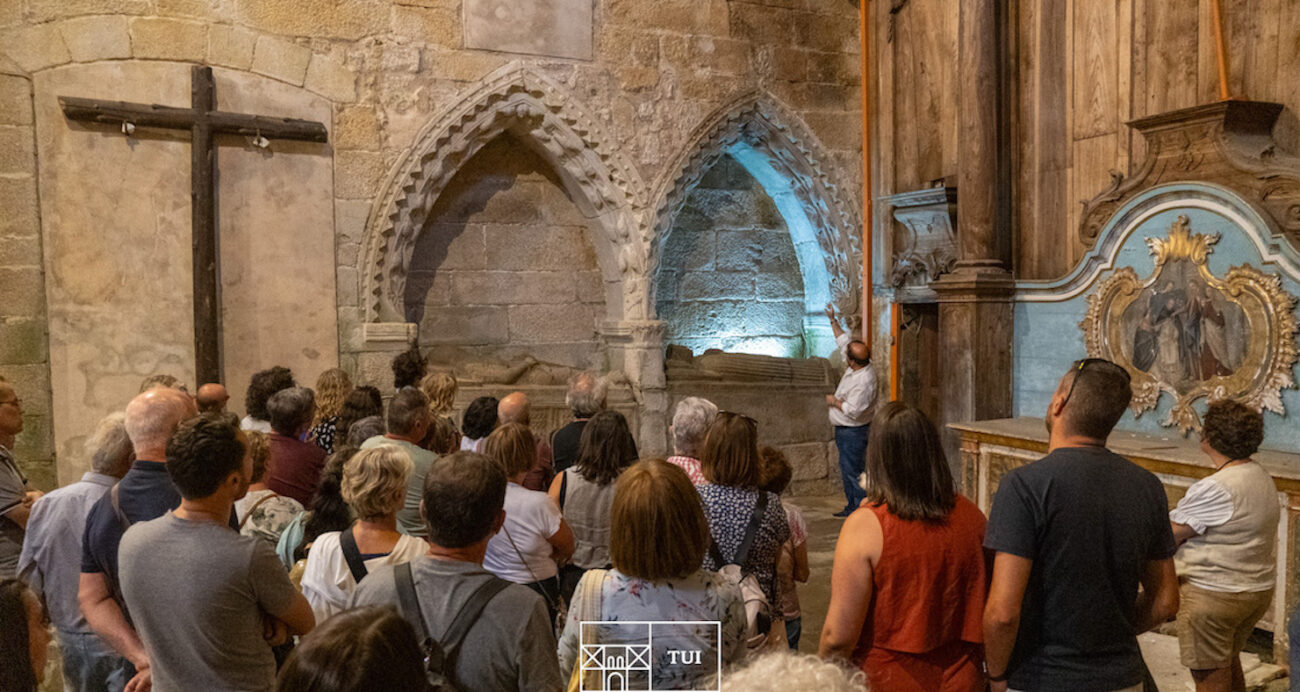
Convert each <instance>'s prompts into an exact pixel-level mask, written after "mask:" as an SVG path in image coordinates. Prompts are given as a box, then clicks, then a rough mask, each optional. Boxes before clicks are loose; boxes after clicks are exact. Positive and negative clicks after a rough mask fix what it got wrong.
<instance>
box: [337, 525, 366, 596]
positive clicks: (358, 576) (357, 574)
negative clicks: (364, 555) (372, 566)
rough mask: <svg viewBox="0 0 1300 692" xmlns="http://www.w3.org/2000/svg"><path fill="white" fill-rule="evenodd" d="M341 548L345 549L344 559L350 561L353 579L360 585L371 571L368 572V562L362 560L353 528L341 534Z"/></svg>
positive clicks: (349, 568) (349, 565)
mask: <svg viewBox="0 0 1300 692" xmlns="http://www.w3.org/2000/svg"><path fill="white" fill-rule="evenodd" d="M339 546H340V547H342V548H343V559H344V560H347V561H348V570H349V571H351V572H352V578H353V579H354V580H356V582H357V583H358V584H360V583H361V580H362V579H365V578H366V575H367V574H369V571H367V570H366V561H365V560H362V559H361V550H360V549H358V548H357V537H356V536H353V535H352V527H351V526H349V527H347V528H346V529H344V530H343V531H342V533H340V534H339Z"/></svg>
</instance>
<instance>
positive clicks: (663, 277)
mask: <svg viewBox="0 0 1300 692" xmlns="http://www.w3.org/2000/svg"><path fill="white" fill-rule="evenodd" d="M681 280H682V275H681V273H680V272H676V271H673V270H671V269H660V270H659V275H658V276H657V277H656V279H655V287H654V296H655V312H656V313H657V314H658V315H659V316H661V317H662V316H663V314H664V311H665V310H667V311H669V312H671V311H672V310H673V308H674V306H676V304H677V301H678V300H681V291H680V290H679V288H678V287H679V286H680V285H681Z"/></svg>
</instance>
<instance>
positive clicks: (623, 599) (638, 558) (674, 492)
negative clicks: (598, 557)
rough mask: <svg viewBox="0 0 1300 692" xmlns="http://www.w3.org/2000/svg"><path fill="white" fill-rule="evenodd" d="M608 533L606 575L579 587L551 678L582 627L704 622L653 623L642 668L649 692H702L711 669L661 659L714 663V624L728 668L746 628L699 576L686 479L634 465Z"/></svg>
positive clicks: (622, 630) (618, 629)
mask: <svg viewBox="0 0 1300 692" xmlns="http://www.w3.org/2000/svg"><path fill="white" fill-rule="evenodd" d="M778 509H780V507H779V505H778ZM610 525H611V527H612V532H611V534H610V544H609V554H610V558H611V560H612V561H613V563H614V569H611V570H608V571H607V570H599V569H598V570H592V571H590V572H588V573H587V574H586V575H584V576H583V578H582V581H580V582H579V583H578V588H577V591H575V592H574V596H573V606H572V607H571V608H570V609H569V619H568V621H567V622H566V623H565V626H564V634H563V635H561V636H560V642H559V650H560V670H561V671H563V672H564V673H565V674H569V673H570V671H572V670H573V666H574V663H575V662H576V661H577V659H578V630H579V628H580V627H581V626H582V622H591V621H605V622H616V621H642V622H644V621H655V622H661V623H663V622H705V623H710V624H706V625H680V626H676V627H673V626H665V625H656V630H655V634H654V636H655V651H656V652H657V653H658V654H659V657H660V658H659V660H657V661H655V662H653V664H652V666H651V670H652V671H653V675H654V681H653V682H654V684H653V685H652V686H650V689H664V690H666V689H707V688H708V687H710V686H711V685H712V681H711V680H710V678H711V677H712V676H713V675H714V674H715V673H716V672H717V670H716V666H713V667H711V666H709V665H683V664H680V663H673V662H672V661H671V660H669V659H668V653H667V652H668V651H669V650H678V651H700V652H703V653H702V661H704V662H710V661H716V660H717V658H718V648H717V646H718V644H719V642H717V640H716V639H715V636H716V635H715V632H716V630H715V629H714V626H713V625H712V623H714V622H721V623H722V633H721V636H722V641H721V642H720V643H721V647H722V665H723V667H726V666H728V665H730V664H732V663H737V662H739V661H740V660H741V659H742V658H743V657H744V652H745V644H744V632H745V627H746V621H745V607H744V604H743V602H742V601H741V596H740V591H739V589H737V588H736V586H734V585H733V584H731V583H730V582H728V581H727V580H726V579H724V578H723V577H721V576H719V575H718V574H717V573H716V572H708V571H705V570H703V569H700V564H701V563H702V562H703V560H704V553H705V551H706V550H707V549H708V545H709V525H708V523H707V522H706V521H705V518H704V511H703V507H701V505H700V497H699V494H698V493H696V492H695V486H694V485H693V484H692V483H691V480H690V479H689V478H687V477H686V472H685V471H682V470H681V469H680V468H678V467H676V466H673V465H672V464H669V463H668V462H666V461H663V460H660V459H652V460H648V461H641V462H638V463H637V464H635V465H634V466H632V467H631V468H629V469H627V470H626V471H624V472H623V473H622V475H620V476H619V479H618V486H617V490H616V491H615V492H614V503H613V506H612V507H611V509H610ZM588 589H600V597H599V602H600V610H599V612H598V613H587V612H581V611H582V610H583V608H582V604H583V602H584V592H585V591H587V590H588ZM646 635H647V632H646V628H645V627H644V626H641V625H627V626H619V625H601V626H599V627H597V626H589V627H588V629H587V631H586V632H585V633H583V636H582V640H583V641H582V643H583V644H587V645H590V644H593V643H599V644H634V643H645V641H646ZM593 639H594V640H595V641H594V642H593ZM661 642H665V643H666V645H665V646H662V647H661V646H660V643H661ZM642 675H644V674H642ZM644 686H645V685H644V682H643V681H637V678H636V677H635V673H634V674H633V676H629V679H628V687H629V688H630V689H637V688H638V687H644Z"/></svg>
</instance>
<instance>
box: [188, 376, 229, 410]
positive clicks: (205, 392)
mask: <svg viewBox="0 0 1300 692" xmlns="http://www.w3.org/2000/svg"><path fill="white" fill-rule="evenodd" d="M194 401H195V403H197V404H198V405H199V413H217V412H220V411H225V410H226V402H227V401H230V393H229V392H227V391H226V388H225V387H223V386H222V385H221V384H219V383H216V382H209V383H207V384H205V385H203V386H202V387H199V393H198V394H197V395H196V396H195V397H194Z"/></svg>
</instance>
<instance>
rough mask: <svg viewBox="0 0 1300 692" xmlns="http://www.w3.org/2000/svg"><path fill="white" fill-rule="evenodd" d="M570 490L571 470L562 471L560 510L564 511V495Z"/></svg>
mask: <svg viewBox="0 0 1300 692" xmlns="http://www.w3.org/2000/svg"><path fill="white" fill-rule="evenodd" d="M568 490H569V472H568V471H561V472H560V511H561V512H563V511H564V496H565V494H566V493H567V492H568Z"/></svg>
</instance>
